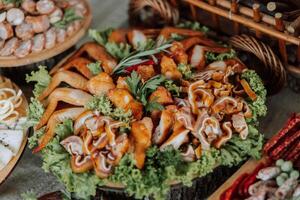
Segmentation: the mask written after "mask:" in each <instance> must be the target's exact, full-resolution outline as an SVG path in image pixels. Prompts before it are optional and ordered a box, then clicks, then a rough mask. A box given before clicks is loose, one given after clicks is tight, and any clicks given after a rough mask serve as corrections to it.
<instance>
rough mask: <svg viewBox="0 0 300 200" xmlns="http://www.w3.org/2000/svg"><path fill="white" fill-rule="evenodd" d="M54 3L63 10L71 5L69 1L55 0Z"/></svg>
mask: <svg viewBox="0 0 300 200" xmlns="http://www.w3.org/2000/svg"><path fill="white" fill-rule="evenodd" d="M54 3H55V5H56V6H57V7H59V8H62V9H65V8H67V7H69V5H70V4H69V2H68V1H62V0H54Z"/></svg>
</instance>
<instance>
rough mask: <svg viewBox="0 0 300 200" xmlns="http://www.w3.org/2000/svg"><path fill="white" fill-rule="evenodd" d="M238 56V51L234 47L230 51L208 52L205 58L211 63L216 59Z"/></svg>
mask: <svg viewBox="0 0 300 200" xmlns="http://www.w3.org/2000/svg"><path fill="white" fill-rule="evenodd" d="M235 57H236V52H235V51H234V50H233V49H230V51H229V52H228V53H219V54H218V53H213V52H206V54H205V58H206V62H207V63H211V62H214V61H222V60H227V59H231V58H235Z"/></svg>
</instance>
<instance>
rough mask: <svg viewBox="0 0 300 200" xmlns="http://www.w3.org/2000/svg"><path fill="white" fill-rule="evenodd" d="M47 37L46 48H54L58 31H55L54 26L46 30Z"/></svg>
mask: <svg viewBox="0 0 300 200" xmlns="http://www.w3.org/2000/svg"><path fill="white" fill-rule="evenodd" d="M45 37H46V43H45V48H46V49H51V48H53V47H54V46H55V44H56V31H55V28H54V27H53V28H51V29H49V30H48V31H47V32H46V34H45Z"/></svg>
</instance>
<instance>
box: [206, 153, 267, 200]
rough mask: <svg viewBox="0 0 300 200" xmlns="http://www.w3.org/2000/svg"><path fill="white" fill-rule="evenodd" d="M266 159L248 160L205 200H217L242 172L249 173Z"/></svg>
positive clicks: (265, 161)
mask: <svg viewBox="0 0 300 200" xmlns="http://www.w3.org/2000/svg"><path fill="white" fill-rule="evenodd" d="M267 162H268V159H267V158H266V157H263V158H262V159H260V160H254V159H250V160H248V161H247V162H246V163H245V164H244V165H243V166H242V167H241V168H240V169H239V170H238V171H236V172H235V173H234V174H233V175H232V176H231V177H230V178H229V179H228V180H227V181H226V182H225V183H224V184H223V185H221V187H219V188H218V189H217V190H216V191H215V192H214V193H213V194H212V195H211V196H210V197H209V198H208V199H207V200H219V199H220V197H221V195H222V194H223V192H224V191H225V190H227V189H228V188H230V187H231V186H232V184H233V183H234V181H235V180H236V179H237V178H239V177H240V176H241V175H242V174H244V173H251V172H253V170H254V169H255V168H256V167H257V166H258V165H259V164H260V163H267Z"/></svg>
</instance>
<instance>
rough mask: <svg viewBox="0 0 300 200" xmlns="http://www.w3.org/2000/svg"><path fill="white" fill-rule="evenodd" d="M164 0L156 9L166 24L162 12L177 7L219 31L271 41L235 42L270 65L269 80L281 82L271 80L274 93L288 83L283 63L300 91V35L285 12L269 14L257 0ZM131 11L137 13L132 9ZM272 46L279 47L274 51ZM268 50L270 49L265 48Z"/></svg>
mask: <svg viewBox="0 0 300 200" xmlns="http://www.w3.org/2000/svg"><path fill="white" fill-rule="evenodd" d="M157 1H160V0H132V1H131V4H134V5H135V7H139V6H140V5H145V2H148V4H147V6H149V7H151V6H152V4H151V3H150V2H157ZM161 2H165V3H164V6H160V7H158V5H160V4H157V5H156V6H155V7H153V9H155V11H156V14H159V15H160V16H161V18H162V19H165V24H169V23H168V20H167V19H166V18H164V17H162V16H166V13H169V15H170V14H172V13H174V9H175V10H176V12H177V10H179V11H180V16H181V17H184V18H188V19H192V20H197V21H199V22H200V23H201V24H203V25H206V26H209V27H211V28H213V29H214V30H215V31H218V32H219V33H222V34H226V35H231V36H235V35H239V34H242V33H246V34H247V35H251V36H254V37H255V38H257V39H258V40H259V41H262V42H265V43H268V44H269V45H270V47H271V48H270V47H269V46H267V45H264V44H263V43H261V42H258V41H257V40H255V38H253V37H251V39H247V41H246V42H244V43H243V44H242V45H243V46H241V45H238V44H237V43H236V42H233V43H232V44H233V45H234V46H235V47H237V48H239V49H241V50H246V51H248V52H251V53H253V54H254V55H256V56H258V58H259V59H260V60H261V61H262V63H263V64H264V66H266V69H268V70H267V73H266V74H271V75H270V76H269V77H267V76H264V77H265V81H266V82H267V83H274V80H275V78H277V81H275V83H277V82H278V84H276V85H275V87H273V86H272V84H267V87H268V88H269V91H271V93H275V92H276V91H279V89H280V87H282V86H283V85H284V82H283V81H285V80H286V73H285V70H284V69H283V68H282V66H284V68H285V69H286V70H287V71H288V72H289V75H288V81H287V83H288V84H289V86H290V87H291V88H292V89H293V90H294V91H296V92H300V38H299V37H298V36H295V35H293V34H291V33H289V32H288V31H287V28H286V27H288V25H289V24H291V23H290V22H287V21H285V20H284V16H283V15H282V13H274V12H273V13H271V14H272V15H269V14H266V13H263V12H262V11H261V10H263V11H265V10H266V9H265V8H263V7H261V6H260V4H255V3H254V4H251V5H250V4H248V6H247V5H242V6H241V5H239V3H238V1H237V0H231V1H230V0H208V1H202V0H185V1H177V2H176V3H174V2H173V1H170V0H169V1H163V0H161ZM172 2H173V3H172ZM243 2H246V1H243ZM176 6H177V7H176ZM249 6H251V7H249ZM137 12H138V10H136V11H135V13H134V15H137ZM129 14H130V16H133V12H132V10H130V13H129ZM299 15H300V12H299ZM176 16H177V15H175V14H173V15H172V16H170V17H169V18H173V19H175V18H176ZM299 19H300V18H299ZM299 23H300V22H299ZM242 38H244V39H245V36H242ZM240 39H241V38H240ZM258 44H259V45H258ZM247 45H249V46H250V47H249V46H247ZM255 47H256V48H255ZM271 49H274V50H277V51H275V53H274V52H273V51H272V50H271ZM260 50H262V51H260ZM265 50H267V51H266V52H264V51H265ZM258 54H260V55H258ZM276 55H278V57H280V59H281V61H282V62H280V61H279V60H278V58H277V56H276ZM281 63H283V65H282V64H281ZM279 73H282V74H279ZM272 75H276V76H275V77H274V76H272ZM269 79H271V80H269ZM270 87H271V88H270ZM269 94H270V93H269Z"/></svg>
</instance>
